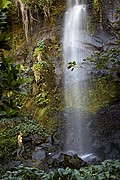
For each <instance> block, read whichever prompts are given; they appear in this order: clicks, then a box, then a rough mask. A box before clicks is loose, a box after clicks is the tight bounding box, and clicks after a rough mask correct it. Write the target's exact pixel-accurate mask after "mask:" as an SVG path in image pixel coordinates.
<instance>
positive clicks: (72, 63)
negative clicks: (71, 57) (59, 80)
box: [67, 61, 77, 71]
mask: <svg viewBox="0 0 120 180" xmlns="http://www.w3.org/2000/svg"><path fill="white" fill-rule="evenodd" d="M76 65H77V63H76V62H75V61H73V62H68V67H67V68H68V69H71V71H73V70H74V68H76Z"/></svg>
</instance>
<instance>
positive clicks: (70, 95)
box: [63, 0, 91, 156]
mask: <svg viewBox="0 0 120 180" xmlns="http://www.w3.org/2000/svg"><path fill="white" fill-rule="evenodd" d="M67 4H68V8H67V11H66V15H65V24H64V35H63V59H64V87H65V93H64V97H65V119H66V123H65V124H66V126H65V136H64V151H74V152H76V153H77V154H78V155H80V156H81V155H85V154H88V153H91V148H90V142H89V138H88V137H89V127H88V124H86V121H85V114H86V113H85V109H86V106H87V98H86V95H87V86H88V77H87V71H86V68H85V67H84V66H83V65H82V61H83V59H84V58H86V57H88V56H89V55H90V53H91V52H90V50H89V48H87V49H86V48H85V46H84V44H86V43H87V42H88V41H89V40H90V38H89V36H88V34H87V32H86V17H87V15H86V5H84V4H80V3H79V1H78V0H76V1H75V3H73V2H72V0H68V2H67ZM73 61H76V63H77V65H79V66H82V68H75V70H74V71H70V70H69V69H67V66H68V62H73Z"/></svg>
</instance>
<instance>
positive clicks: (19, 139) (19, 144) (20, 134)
mask: <svg viewBox="0 0 120 180" xmlns="http://www.w3.org/2000/svg"><path fill="white" fill-rule="evenodd" d="M22 136H23V134H22V132H21V131H20V132H19V134H18V150H17V157H20V156H21V155H22V153H23V151H24V145H23V139H22Z"/></svg>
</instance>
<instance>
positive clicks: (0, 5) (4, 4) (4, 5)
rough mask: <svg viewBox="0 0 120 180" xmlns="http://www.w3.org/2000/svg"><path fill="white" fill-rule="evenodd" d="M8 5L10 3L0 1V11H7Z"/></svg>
mask: <svg viewBox="0 0 120 180" xmlns="http://www.w3.org/2000/svg"><path fill="white" fill-rule="evenodd" d="M10 4H11V1H8V0H1V1H0V10H1V9H8V8H9V5H10Z"/></svg>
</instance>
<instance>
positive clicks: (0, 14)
mask: <svg viewBox="0 0 120 180" xmlns="http://www.w3.org/2000/svg"><path fill="white" fill-rule="evenodd" d="M10 4H11V1H8V0H0V27H2V26H3V25H4V24H6V18H7V16H6V12H7V11H5V10H6V9H8V8H9V5H10Z"/></svg>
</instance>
